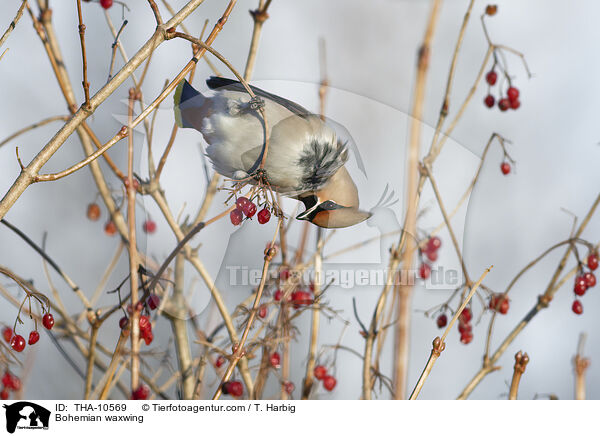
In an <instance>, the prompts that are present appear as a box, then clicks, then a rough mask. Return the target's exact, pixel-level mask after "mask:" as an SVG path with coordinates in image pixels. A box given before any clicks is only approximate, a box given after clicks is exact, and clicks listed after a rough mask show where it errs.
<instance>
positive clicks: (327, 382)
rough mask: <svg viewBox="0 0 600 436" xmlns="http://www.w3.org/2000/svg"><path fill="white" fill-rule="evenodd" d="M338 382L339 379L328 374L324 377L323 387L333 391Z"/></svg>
mask: <svg viewBox="0 0 600 436" xmlns="http://www.w3.org/2000/svg"><path fill="white" fill-rule="evenodd" d="M336 384H337V380H336V379H335V377H334V376H332V375H326V376H325V377H324V378H323V387H324V388H325V390H326V391H332V390H333V388H335V385H336Z"/></svg>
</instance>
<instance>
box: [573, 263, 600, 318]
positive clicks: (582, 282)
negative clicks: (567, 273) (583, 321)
mask: <svg viewBox="0 0 600 436" xmlns="http://www.w3.org/2000/svg"><path fill="white" fill-rule="evenodd" d="M587 267H588V269H589V271H588V272H582V273H581V274H580V275H578V276H577V277H575V285H574V287H573V292H575V295H577V296H579V297H581V296H583V295H584V294H585V292H586V291H587V290H588V289H589V288H593V287H594V286H596V276H595V275H594V273H593V272H592V271H595V270H596V268H598V254H597V253H590V254H589V255H588V258H587ZM571 310H572V311H573V312H574V313H575V314H577V315H581V314H582V313H583V304H581V301H579V300H578V299H577V298H575V301H573V305H572V306H571Z"/></svg>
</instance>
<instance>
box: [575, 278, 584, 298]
mask: <svg viewBox="0 0 600 436" xmlns="http://www.w3.org/2000/svg"><path fill="white" fill-rule="evenodd" d="M587 288H588V285H587V281H586V280H585V277H584V276H577V277H575V286H574V288H573V291H574V292H575V295H579V296H581V295H583V294H585V291H587Z"/></svg>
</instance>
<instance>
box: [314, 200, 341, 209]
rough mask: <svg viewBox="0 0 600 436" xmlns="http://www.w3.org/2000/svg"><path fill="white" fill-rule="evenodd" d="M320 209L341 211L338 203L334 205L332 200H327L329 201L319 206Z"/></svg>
mask: <svg viewBox="0 0 600 436" xmlns="http://www.w3.org/2000/svg"><path fill="white" fill-rule="evenodd" d="M319 208H320V209H323V210H334V209H339V208H340V205H338V204H337V203H334V202H333V201H331V200H327V201H324V202H323V203H321V204H320V205H319Z"/></svg>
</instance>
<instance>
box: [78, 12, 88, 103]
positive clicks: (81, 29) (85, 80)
mask: <svg viewBox="0 0 600 436" xmlns="http://www.w3.org/2000/svg"><path fill="white" fill-rule="evenodd" d="M77 17H78V18H79V27H78V29H79V40H80V41H81V59H82V62H83V82H82V85H83V93H84V95H85V103H84V105H85V108H86V109H89V108H90V83H89V82H88V78H87V55H86V50H85V24H83V13H82V12H81V0H77Z"/></svg>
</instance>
